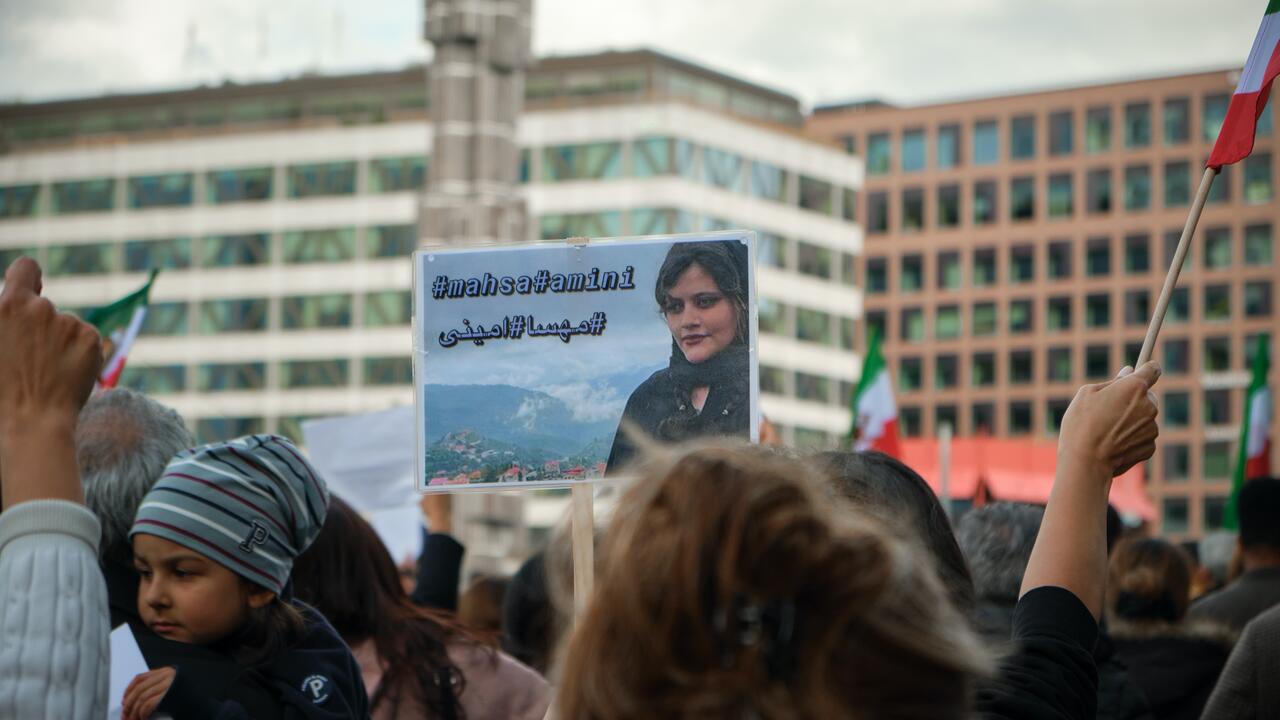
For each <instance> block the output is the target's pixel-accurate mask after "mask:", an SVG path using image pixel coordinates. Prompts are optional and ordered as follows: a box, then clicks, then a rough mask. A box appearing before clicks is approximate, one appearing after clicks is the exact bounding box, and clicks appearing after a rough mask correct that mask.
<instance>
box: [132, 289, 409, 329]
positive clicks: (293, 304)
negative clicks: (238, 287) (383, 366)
mask: <svg viewBox="0 0 1280 720" xmlns="http://www.w3.org/2000/svg"><path fill="white" fill-rule="evenodd" d="M360 301H361V304H362V307H363V310H362V311H361V312H360V314H359V317H360V318H361V320H362V322H361V323H360V326H361V327H366V328H373V327H392V326H403V325H408V324H409V323H410V319H411V316H412V302H413V301H412V296H411V294H410V292H409V291H408V290H380V291H377V292H370V293H365V294H364V295H363V296H362V297H361V298H360ZM355 304H356V296H354V295H352V294H349V293H328V294H323V295H288V296H285V297H281V298H280V299H279V302H278V303H274V304H273V303H272V301H271V300H270V299H268V298H233V299H226V300H203V301H199V302H185V301H174V302H153V303H151V305H150V306H148V307H147V314H146V317H145V319H144V320H143V324H142V330H141V332H142V334H143V335H156V336H182V335H189V334H198V335H216V334H219V333H228V332H266V331H267V330H268V329H270V328H272V327H273V326H274V327H277V328H279V329H281V330H317V329H334V328H349V327H353V326H355V318H356V317H357V313H356V310H355ZM273 306H274V307H276V308H278V310H275V311H274V312H277V313H278V321H277V322H274V323H273V321H272V317H271V315H272V312H273V310H272V308H273Z"/></svg>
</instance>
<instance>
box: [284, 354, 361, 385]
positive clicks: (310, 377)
mask: <svg viewBox="0 0 1280 720" xmlns="http://www.w3.org/2000/svg"><path fill="white" fill-rule="evenodd" d="M347 368H348V362H347V360H346V359H345V358H335V359H332V360H291V361H288V362H282V363H280V385H281V387H283V388H285V389H292V388H316V387H342V386H344V385H346V384H347V372H348V370H347Z"/></svg>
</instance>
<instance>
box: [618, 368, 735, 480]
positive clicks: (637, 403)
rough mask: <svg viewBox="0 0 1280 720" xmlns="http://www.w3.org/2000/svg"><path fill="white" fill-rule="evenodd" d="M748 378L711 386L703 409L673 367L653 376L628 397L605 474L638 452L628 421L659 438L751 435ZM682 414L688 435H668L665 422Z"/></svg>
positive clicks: (650, 435)
mask: <svg viewBox="0 0 1280 720" xmlns="http://www.w3.org/2000/svg"><path fill="white" fill-rule="evenodd" d="M746 381H747V378H745V377H743V378H742V379H741V382H735V383H733V384H731V385H729V386H727V387H722V386H715V385H713V386H711V388H710V392H709V393H708V394H707V401H706V403H704V404H703V406H702V411H701V412H699V411H697V410H695V409H694V407H693V403H692V402H691V401H690V400H689V395H688V393H686V392H682V391H681V390H680V388H678V387H677V385H676V383H675V382H674V381H673V380H672V376H671V369H670V368H664V369H662V370H659V371H657V372H655V373H654V374H652V375H650V376H649V379H648V380H645V381H644V382H643V383H640V387H638V388H636V389H635V392H633V393H631V397H630V398H628V399H627V406H626V408H625V409H624V410H623V411H622V421H621V422H620V423H619V424H618V431H617V432H616V433H615V434H614V436H613V447H612V448H611V449H610V450H609V461H608V464H607V465H606V467H605V474H606V475H610V474H613V473H614V472H616V471H617V470H618V469H620V468H622V467H623V466H625V465H626V463H627V462H628V461H629V460H631V458H632V457H633V456H634V455H635V452H636V446H635V444H634V443H633V442H631V439H630V438H628V437H627V433H626V430H625V429H624V428H625V426H626V425H627V423H633V424H634V426H635V429H636V430H639V431H641V432H643V433H644V434H645V435H647V436H648V437H651V438H655V439H657V440H668V441H679V440H685V439H692V438H695V437H710V436H716V435H730V436H734V437H738V438H741V439H746V438H749V437H750V436H751V394H750V392H749V391H748V389H747V382H746ZM678 417H679V418H683V419H684V421H685V428H686V434H685V436H684V437H665V436H664V435H665V433H663V431H662V429H663V421H665V420H667V419H669V418H678Z"/></svg>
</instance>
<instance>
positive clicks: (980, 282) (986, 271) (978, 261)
mask: <svg viewBox="0 0 1280 720" xmlns="http://www.w3.org/2000/svg"><path fill="white" fill-rule="evenodd" d="M973 284H974V285H975V286H976V287H986V286H988V285H995V284H996V251H995V248H977V249H975V250H974V251H973Z"/></svg>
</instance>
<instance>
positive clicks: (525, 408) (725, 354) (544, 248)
mask: <svg viewBox="0 0 1280 720" xmlns="http://www.w3.org/2000/svg"><path fill="white" fill-rule="evenodd" d="M754 243H755V236H754V233H749V232H717V233H705V234H700V235H681V236H665V237H647V238H631V239H604V240H591V241H586V240H583V241H581V242H560V243H540V244H525V245H519V246H502V247H496V246H495V247H485V248H465V249H461V248H460V249H456V250H454V249H437V250H424V251H419V252H417V253H415V254H414V390H415V398H416V411H417V418H416V422H417V430H418V443H417V461H418V463H419V472H418V486H419V488H420V489H425V490H427V491H444V490H466V489H484V490H489V489H497V488H507V487H547V486H553V487H554V486H567V485H573V484H575V483H578V482H582V481H589V480H595V479H599V478H601V477H603V476H604V475H605V474H615V473H616V472H617V471H618V470H619V469H620V468H621V467H622V466H623V465H624V462H625V461H626V460H627V459H629V458H631V457H632V456H634V454H635V450H636V448H635V445H634V444H633V443H632V442H631V436H629V435H626V434H625V433H622V432H620V430H619V426H620V424H621V423H623V421H624V418H625V421H626V423H627V424H628V425H634V427H635V428H636V429H637V430H638V431H640V432H641V433H644V434H646V435H648V436H650V437H653V438H655V439H658V440H660V441H676V440H683V439H688V438H692V437H698V436H709V435H734V436H738V437H741V438H743V439H748V438H751V439H754V437H755V433H756V432H757V428H758V427H759V401H758V391H757V385H758V383H757V372H758V370H757V363H756V311H755V286H754V272H753V267H754V257H755V252H754ZM664 268H665V269H666V272H665V273H664V272H663V270H664ZM660 281H661V282H662V283H663V287H662V290H661V291H660V292H659V291H658V286H659V283H660ZM659 297H661V298H663V302H664V303H665V307H659V303H658V298H659Z"/></svg>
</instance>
